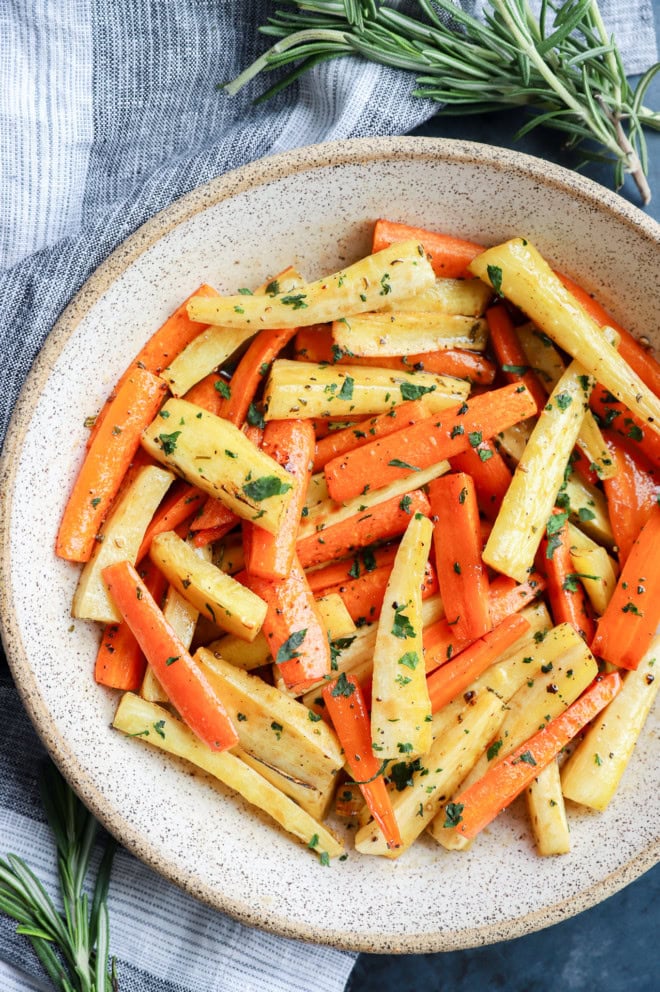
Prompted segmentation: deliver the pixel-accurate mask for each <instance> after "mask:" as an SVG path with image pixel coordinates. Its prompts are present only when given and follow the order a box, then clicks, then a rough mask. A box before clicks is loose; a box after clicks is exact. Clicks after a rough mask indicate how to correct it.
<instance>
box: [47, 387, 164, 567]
mask: <svg viewBox="0 0 660 992" xmlns="http://www.w3.org/2000/svg"><path fill="white" fill-rule="evenodd" d="M166 388H167V387H166V386H165V383H164V382H162V381H161V380H160V379H159V378H157V376H155V375H153V373H151V372H147V371H145V370H144V369H135V370H134V371H133V372H131V374H130V375H129V376H128V377H127V378H126V379H125V380H124V381H123V382H122V384H121V386H120V387H119V389H118V391H117V395H116V396H115V398H114V400H113V401H112V403H111V405H110V406H109V407H108V411H107V415H106V417H105V418H104V421H103V424H102V425H101V426H100V427H99V430H98V431H97V433H96V436H95V438H94V441H93V442H92V444H91V445H90V447H89V449H88V451H87V454H86V456H85V460H84V462H83V464H82V467H81V469H80V472H79V473H78V478H77V479H76V481H75V483H74V485H73V490H72V492H71V495H70V496H69V501H68V503H67V505H66V508H65V510H64V515H63V517H62V521H61V523H60V528H59V531H58V534H57V541H56V544H55V553H56V554H57V555H59V557H60V558H66V559H67V560H68V561H89V558H90V556H91V553H92V548H93V547H94V540H95V538H96V535H97V534H98V531H99V527H100V525H101V522H102V520H103V519H104V517H105V516H106V514H107V512H108V510H109V508H110V504H111V502H112V500H113V499H114V497H115V496H116V494H117V491H118V489H119V487H120V485H121V482H122V479H123V477H124V474H125V472H126V470H127V469H128V467H129V465H130V464H131V460H132V459H133V456H134V455H135V453H136V451H137V448H138V445H139V443H140V435H141V434H142V431H143V430H144V429H145V427H147V425H148V424H150V423H151V421H152V420H153V418H154V417H155V415H156V413H157V411H158V407H159V406H160V404H161V402H162V400H163V396H164V393H165V391H166Z"/></svg>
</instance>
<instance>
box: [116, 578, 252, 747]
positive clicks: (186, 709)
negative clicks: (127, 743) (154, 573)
mask: <svg viewBox="0 0 660 992" xmlns="http://www.w3.org/2000/svg"><path fill="white" fill-rule="evenodd" d="M103 578H104V579H105V581H106V583H107V585H108V589H109V590H110V593H111V595H112V598H113V600H114V602H115V604H116V606H117V609H118V610H119V612H120V613H121V615H122V617H123V618H124V620H125V621H126V623H127V624H128V626H129V627H130V628H131V630H132V631H133V634H134V635H135V638H136V640H137V642H138V644H139V645H140V647H141V648H142V651H143V652H144V655H145V656H146V659H147V661H148V662H149V664H150V665H151V667H152V668H153V670H154V675H155V676H156V678H157V679H158V681H159V682H160V683H161V685H162V687H163V689H164V690H165V692H166V693H167V695H168V698H169V699H170V700H171V701H172V704H173V705H174V706H175V707H176V709H177V710H178V711H179V713H180V714H181V717H182V719H183V720H184V721H185V722H186V723H187V724H188V726H189V727H190V729H191V730H192V731H193V733H194V734H196V735H197V736H198V737H199V738H200V740H202V741H204V743H205V744H208V746H209V747H210V748H211V750H213V751H224V750H226V749H227V748H230V747H234V745H236V744H237V743H238V735H237V733H236V731H235V729H234V726H233V724H232V722H231V720H230V719H229V716H228V715H227V712H226V710H225V708H224V706H223V704H222V700H221V699H220V697H219V696H218V695H217V693H216V692H215V690H214V689H213V687H212V686H211V685H210V684H209V682H208V681H207V679H206V677H205V675H204V674H203V673H202V671H201V669H200V668H199V666H198V665H196V664H195V662H194V661H193V659H192V658H191V657H190V655H189V653H188V651H187V650H186V649H185V647H184V646H183V644H182V643H181V641H180V640H179V638H178V637H177V636H176V634H175V633H174V631H173V630H172V628H171V627H170V625H169V624H168V622H167V620H166V619H165V617H164V616H163V614H162V612H161V610H160V609H159V608H158V606H157V605H156V603H155V601H154V599H153V596H151V594H150V593H149V590H148V589H147V587H146V586H145V584H144V582H143V581H142V579H141V578H140V576H139V575H138V573H137V572H136V570H135V569H134V568H133V566H132V565H131V564H130V562H127V561H122V562H118V563H117V564H115V565H110V566H108V568H105V569H104V570H103ZM145 730H147V731H149V732H152V733H153V732H157V731H154V730H153V728H145Z"/></svg>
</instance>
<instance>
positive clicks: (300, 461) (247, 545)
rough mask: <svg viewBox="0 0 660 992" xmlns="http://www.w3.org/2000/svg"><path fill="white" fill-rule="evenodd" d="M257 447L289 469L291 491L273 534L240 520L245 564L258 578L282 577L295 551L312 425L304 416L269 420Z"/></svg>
mask: <svg viewBox="0 0 660 992" xmlns="http://www.w3.org/2000/svg"><path fill="white" fill-rule="evenodd" d="M261 447H262V450H263V451H265V452H266V454H268V455H270V456H271V458H274V459H275V461H276V462H278V464H280V465H282V466H283V467H284V468H285V469H286V470H287V472H291V474H292V477H293V479H292V481H293V488H294V494H293V497H292V499H291V502H290V503H289V505H288V508H287V511H286V513H285V515H284V517H283V519H282V522H281V524H280V527H279V530H278V532H277V534H269V533H268V531H265V530H264V529H263V528H262V527H259V526H257V524H252V523H248V522H247V521H246V522H244V523H243V545H244V549H245V566H246V568H247V570H248V572H249V573H250V574H251V575H258V576H260V577H261V578H262V579H284V578H286V576H287V575H288V574H289V571H290V569H291V565H292V564H293V559H294V556H295V553H296V540H297V537H298V527H299V526H300V514H301V513H302V508H303V506H304V504H305V495H306V493H307V486H308V484H309V477H310V475H311V468H312V461H313V459H314V448H315V447H316V439H315V437H314V428H313V427H312V425H311V424H310V422H309V421H308V420H269V422H268V423H267V424H266V429H265V431H264V439H263V441H262V443H261Z"/></svg>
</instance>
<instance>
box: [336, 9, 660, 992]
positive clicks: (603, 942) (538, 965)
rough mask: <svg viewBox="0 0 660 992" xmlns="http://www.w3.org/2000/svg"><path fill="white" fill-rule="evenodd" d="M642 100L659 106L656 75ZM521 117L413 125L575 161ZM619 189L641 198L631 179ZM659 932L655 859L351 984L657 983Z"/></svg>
mask: <svg viewBox="0 0 660 992" xmlns="http://www.w3.org/2000/svg"><path fill="white" fill-rule="evenodd" d="M653 6H654V10H655V18H656V32H657V33H658V34H660V0H654V3H653ZM659 47H660V45H659ZM645 103H646V105H647V106H650V107H654V108H658V107H660V79H659V78H658V77H656V80H655V82H654V84H653V85H652V87H651V89H650V91H649V94H648V97H647V99H646V100H645ZM520 125H521V119H520V114H519V113H518V112H517V111H503V112H501V113H493V114H489V115H487V116H474V117H464V118H455V117H444V118H443V117H442V115H439V116H437V117H435V118H433V120H431V121H429V122H428V123H427V124H425V125H423V126H422V127H420V128H418V129H417V130H416V131H414V132H413V133H414V134H420V135H427V136H431V137H437V138H439V137H444V138H460V139H463V140H469V141H482V142H484V143H486V144H491V145H499V146H501V147H504V148H517V149H518V150H520V151H524V152H527V153H528V154H530V155H536V156H538V157H539V158H544V159H547V160H549V161H552V162H558V163H559V164H560V165H564V166H567V167H569V168H571V167H573V165H574V164H575V163H574V161H572V160H571V158H570V157H569V156H568V155H567V154H566V153H565V152H563V151H562V150H561V148H560V144H561V136H560V135H558V134H557V133H552V132H549V131H546V130H543V129H542V128H538V129H536V130H535V131H533V132H532V133H531V134H530V135H528V136H527V137H526V138H525V139H523V141H521V142H519V143H517V144H516V143H514V140H513V136H514V134H515V133H516V131H517V129H518V128H519V127H520ZM648 138H649V158H650V168H649V179H650V183H651V188H652V189H653V190H655V199H654V200H653V201H652V202H651V204H650V205H649V206H648V207H647V208H646V212H647V213H648V214H649V215H650V216H652V217H654V218H655V219H656V220H658V221H660V133H654V134H649V135H648ZM584 174H585V175H587V176H589V177H590V178H591V179H594V180H596V181H597V182H600V183H602V184H603V185H605V186H609V187H610V188H611V185H612V182H613V177H612V174H611V170H610V169H609V168H608V167H606V166H603V165H595V166H590V167H589V168H588V169H585V170H584ZM620 193H621V195H622V196H624V197H625V198H626V199H628V200H630V201H631V202H632V203H634V204H636V205H637V206H639V205H640V203H639V198H638V195H637V192H636V190H635V188H634V185H633V184H632V182H631V181H630V179H628V180H627V181H626V184H625V186H624V188H623V189H622V190H620ZM622 826H623V827H624V828H625V825H622ZM659 932H660V866H657V867H656V868H654V869H653V870H652V871H650V872H647V873H646V874H645V875H643V876H642V877H641V878H639V879H638V880H637V881H636V882H634V883H633V884H632V885H629V886H628V887H627V888H626V889H624V890H623V891H621V892H618V893H617V894H616V895H614V896H611V897H610V898H609V899H606V900H605V901H604V902H602V903H600V904H599V905H597V906H595V907H594V908H593V909H590V910H587V911H586V912H584V913H581V914H580V915H578V916H575V917H573V918H572V919H569V920H566V921H564V922H563V923H559V924H557V925H556V926H554V927H550V928H549V929H547V930H542V931H539V932H538V933H534V934H530V935H529V936H527V937H520V938H518V939H517V940H511V941H505V942H503V943H499V944H492V945H490V946H487V947H479V948H473V949H470V950H465V951H452V952H450V953H446V954H404V955H399V956H396V955H387V954H371V955H366V954H361V955H360V957H359V958H358V961H357V964H356V966H355V969H354V971H353V974H352V976H351V979H350V981H349V984H348V989H347V992H395V990H396V992H473V990H474V992H491V990H505V992H546V990H547V992H583V990H586V989H597V990H598V992H658V990H660V955H659V954H658V950H657V934H658V933H659Z"/></svg>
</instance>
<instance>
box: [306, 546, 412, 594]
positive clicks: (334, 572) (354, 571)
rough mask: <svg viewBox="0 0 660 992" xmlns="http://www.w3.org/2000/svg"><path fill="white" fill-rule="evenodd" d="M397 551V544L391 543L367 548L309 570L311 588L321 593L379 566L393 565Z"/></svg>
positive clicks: (316, 592)
mask: <svg viewBox="0 0 660 992" xmlns="http://www.w3.org/2000/svg"><path fill="white" fill-rule="evenodd" d="M396 551H397V546H396V545H391V544H390V545H383V546H382V547H380V548H365V549H364V550H363V551H361V552H359V553H358V554H356V555H354V556H353V557H352V558H344V559H342V560H341V561H333V562H332V563H331V564H329V565H324V566H323V567H321V568H315V569H313V570H312V571H310V572H307V580H308V582H309V588H310V589H311V590H312V592H314V593H315V594H316V595H321V594H324V593H325V591H326V590H329V589H331V588H333V587H334V586H337V585H341V584H342V583H344V582H350V581H351V579H358V578H359V577H360V576H361V575H367V574H368V573H369V572H374V571H375V570H376V569H377V568H383V567H384V566H386V565H389V566H391V565H392V562H393V561H394V559H395V558H396Z"/></svg>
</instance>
